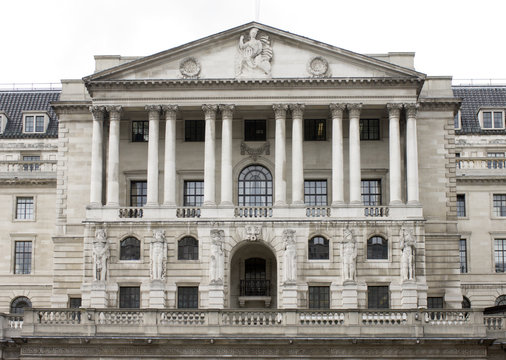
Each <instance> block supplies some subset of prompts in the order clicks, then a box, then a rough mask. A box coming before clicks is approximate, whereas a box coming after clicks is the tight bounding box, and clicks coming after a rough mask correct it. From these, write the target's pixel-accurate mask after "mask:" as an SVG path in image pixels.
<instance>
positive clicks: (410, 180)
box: [404, 104, 419, 204]
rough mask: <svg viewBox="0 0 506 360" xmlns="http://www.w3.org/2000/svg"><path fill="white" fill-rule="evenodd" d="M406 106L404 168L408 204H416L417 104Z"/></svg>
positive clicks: (417, 195)
mask: <svg viewBox="0 0 506 360" xmlns="http://www.w3.org/2000/svg"><path fill="white" fill-rule="evenodd" d="M404 107H405V108H406V118H407V120H406V168H407V171H406V172H407V185H408V186H407V187H408V204H418V203H419V194H418V191H419V190H418V141H417V133H416V113H417V109H418V104H404Z"/></svg>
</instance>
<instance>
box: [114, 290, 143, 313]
mask: <svg viewBox="0 0 506 360" xmlns="http://www.w3.org/2000/svg"><path fill="white" fill-rule="evenodd" d="M118 299H119V308H120V309H139V308H140V307H141V288H140V287H139V286H120V288H119V296H118Z"/></svg>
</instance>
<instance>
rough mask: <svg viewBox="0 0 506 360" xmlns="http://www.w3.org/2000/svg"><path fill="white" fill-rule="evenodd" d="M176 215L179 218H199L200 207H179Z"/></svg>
mask: <svg viewBox="0 0 506 360" xmlns="http://www.w3.org/2000/svg"><path fill="white" fill-rule="evenodd" d="M176 217H178V218H199V217H200V208H197V207H183V208H177V210H176Z"/></svg>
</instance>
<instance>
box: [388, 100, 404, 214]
mask: <svg viewBox="0 0 506 360" xmlns="http://www.w3.org/2000/svg"><path fill="white" fill-rule="evenodd" d="M387 109H388V117H389V125H388V128H389V134H388V139H389V145H388V150H389V172H390V205H395V204H401V203H402V199H401V138H400V131H399V118H400V114H401V109H402V104H387Z"/></svg>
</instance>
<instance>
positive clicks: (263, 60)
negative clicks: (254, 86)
mask: <svg viewBox="0 0 506 360" xmlns="http://www.w3.org/2000/svg"><path fill="white" fill-rule="evenodd" d="M246 39H247V40H246ZM272 55H273V51H272V46H271V39H270V37H269V35H267V34H266V33H264V32H260V33H259V32H258V29H257V28H252V29H251V30H250V31H249V34H248V35H246V34H243V35H241V37H240V38H239V45H238V52H237V59H236V68H235V74H236V76H237V77H246V78H248V77H249V78H258V77H270V76H271V60H272Z"/></svg>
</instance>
